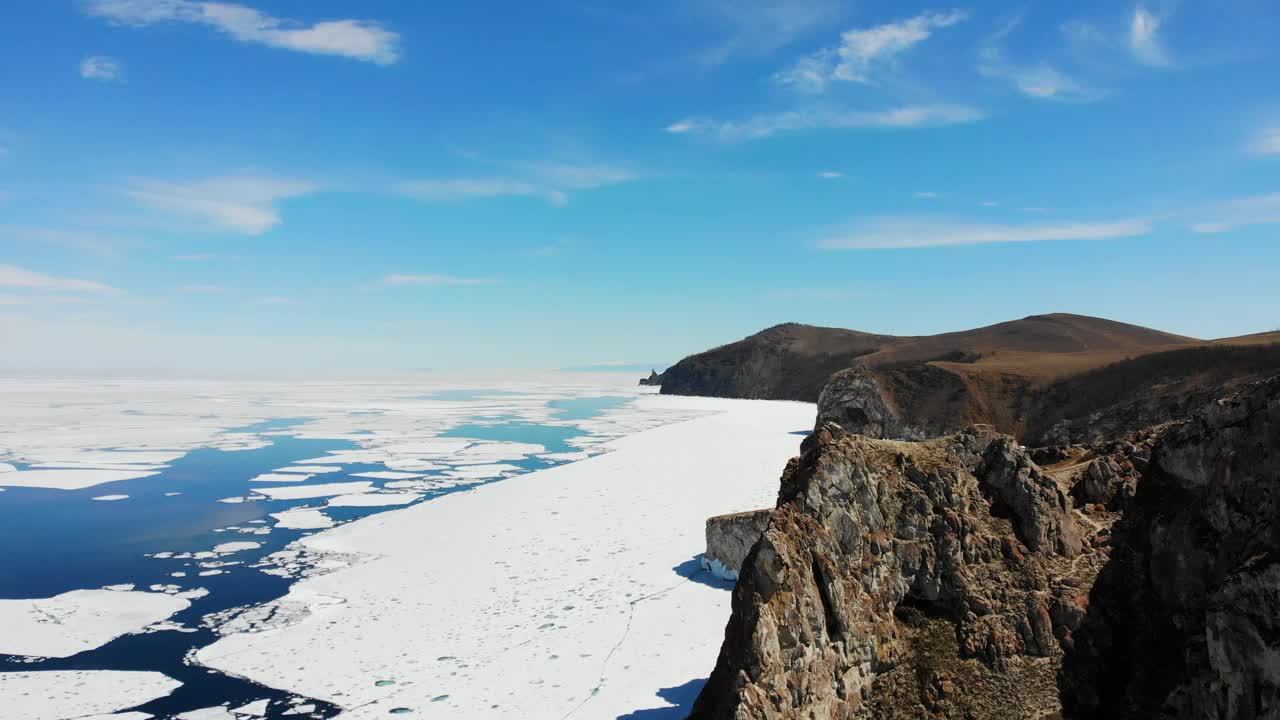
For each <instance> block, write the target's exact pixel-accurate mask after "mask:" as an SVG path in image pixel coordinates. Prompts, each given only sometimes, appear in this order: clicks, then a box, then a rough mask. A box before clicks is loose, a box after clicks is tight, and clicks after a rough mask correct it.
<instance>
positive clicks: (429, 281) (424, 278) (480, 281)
mask: <svg viewBox="0 0 1280 720" xmlns="http://www.w3.org/2000/svg"><path fill="white" fill-rule="evenodd" d="M382 282H383V284H385V285H397V286H405V285H409V286H430V287H439V286H466V285H489V284H492V283H493V282H494V280H493V279H492V278H481V277H462V276H459V275H437V274H427V275H411V274H403V273H392V274H390V275H387V276H386V277H384V278H383V279H382Z"/></svg>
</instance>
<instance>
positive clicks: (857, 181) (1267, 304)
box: [0, 0, 1280, 372]
mask: <svg viewBox="0 0 1280 720" xmlns="http://www.w3.org/2000/svg"><path fill="white" fill-rule="evenodd" d="M6 15H7V17H6V21H5V22H4V23H3V24H0V336H2V337H4V338H5V341H4V345H5V346H6V347H5V350H4V352H3V353H0V369H10V370H14V369H28V370H29V369H46V370H92V369H99V370H105V369H110V370H131V369H136V370H168V371H173V370H178V371H195V372H221V371H228V372H253V371H258V370H276V371H278V370H293V369H296V370H299V371H302V370H307V371H311V370H315V371H326V370H361V371H371V370H377V371H382V370H422V369H466V368H482V367H483V368H494V367H527V368H555V367H565V366H584V365H592V364H597V363H599V364H605V365H606V366H607V365H608V364H611V363H629V364H631V363H635V364H650V363H651V364H654V365H659V366H660V365H662V364H664V363H669V362H674V361H675V360H677V359H679V358H680V357H681V356H683V355H685V354H687V353H690V352H694V351H698V350H701V349H704V348H706V347H709V346H712V345H716V344H719V343H722V342H726V341H730V340H734V339H737V338H740V337H742V336H745V335H747V334H749V333H751V332H754V331H756V330H758V329H760V328H762V327H765V326H768V325H771V324H775V323H778V322H784V321H799V322H808V323H815V324H825V325H837V326H843V327H852V328H858V329H863V330H868V331H875V332H886V333H894V334H924V333H934V332H940V331H947V330H955V329H962V328H966V327H973V326H978V325H983V324H988V323H992V322H998V321H1001V320H1006V319H1011V318H1015V317H1021V316H1024V315H1029V314H1034V313H1042V312H1055V311H1061V312H1077V313H1084V314H1093V315H1102V316H1106V317H1111V318H1114V319H1118V320H1124V321H1129V322H1135V323H1140V324H1144V325H1150V326H1154V327H1158V328H1161V329H1165V330H1170V331H1174V332H1180V333H1184V334H1190V335H1195V336H1199V337H1221V336H1228V335H1236V334H1243V333H1249V332H1258V331H1263V330H1271V329H1276V328H1277V327H1280V270H1277V268H1280V243H1278V242H1277V231H1278V230H1280V83H1277V80H1276V78H1277V77H1280V48H1277V46H1276V45H1275V43H1274V38H1275V37H1276V36H1277V34H1280V9H1278V8H1277V7H1276V6H1275V4H1274V2H1271V0H1228V1H1226V2H1204V1H1199V2H1197V1H1195V0H1182V1H1181V2H1157V1H1155V0H1152V1H1151V2H1148V3H1143V4H1134V3H1127V2H1115V1H1110V0H1109V1H1107V2H1087V1H1086V2H1073V3H1030V2H1028V3H1025V4H1022V5H1014V4H1010V3H1005V2H1000V3H996V2H975V3H967V4H921V3H913V2H889V1H887V0H885V1H881V2H856V3H850V2H828V1H827V0H802V1H797V2H776V1H767V0H765V1H762V0H735V1H733V2H729V1H727V0H724V1H722V0H686V1H684V2H664V1H661V0H659V1H657V2H649V3H642V4H637V3H634V2H615V3H587V2H547V3H509V2H485V1H478V2H469V3H404V2H392V1H390V0H387V1H378V0H365V1H363V2H359V3H354V2H336V1H332V0H305V1H304V0H290V1H285V0H276V1H274V2H267V0H251V2H250V4H233V3H212V2H193V1H189V0H84V1H74V0H68V1H63V0H40V1H39V2H36V1H34V0H19V2H16V3H11V4H10V5H9V6H7V7H6ZM659 369H661V368H660V367H659Z"/></svg>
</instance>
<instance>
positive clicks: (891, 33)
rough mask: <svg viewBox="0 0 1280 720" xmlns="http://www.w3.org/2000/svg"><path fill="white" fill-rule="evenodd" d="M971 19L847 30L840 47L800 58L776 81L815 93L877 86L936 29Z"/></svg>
mask: <svg viewBox="0 0 1280 720" xmlns="http://www.w3.org/2000/svg"><path fill="white" fill-rule="evenodd" d="M968 16H969V15H968V13H967V12H964V11H961V10H952V11H950V12H926V13H922V14H920V15H917V16H915V17H913V18H909V19H906V20H900V21H898V22H893V23H886V24H884V25H877V26H875V27H870V28H863V29H854V30H847V31H845V32H844V33H843V34H842V35H841V36H840V44H839V45H838V46H836V47H831V48H825V49H823V50H819V51H818V52H816V53H814V54H812V55H809V56H807V57H804V58H802V59H800V60H799V61H798V62H797V63H796V64H795V65H793V66H791V67H790V68H788V69H786V70H783V71H781V72H779V73H777V75H776V76H775V78H776V79H777V81H778V82H780V83H782V84H784V85H790V86H794V87H796V88H798V89H801V90H807V91H813V92H821V91H822V90H825V89H826V88H827V86H828V85H830V84H831V83H833V82H857V83H863V84H875V83H876V75H877V74H879V73H880V72H881V71H883V70H886V69H892V68H893V67H894V65H895V64H896V63H897V61H898V58H899V56H901V55H902V54H903V53H905V52H907V51H908V50H910V49H911V48H913V47H915V46H916V45H919V44H920V43H922V42H924V41H925V40H928V39H929V37H930V36H931V35H932V34H933V32H934V31H935V30H939V29H941V28H946V27H950V26H952V25H955V24H956V23H959V22H961V21H963V20H964V19H965V18H967V17H968Z"/></svg>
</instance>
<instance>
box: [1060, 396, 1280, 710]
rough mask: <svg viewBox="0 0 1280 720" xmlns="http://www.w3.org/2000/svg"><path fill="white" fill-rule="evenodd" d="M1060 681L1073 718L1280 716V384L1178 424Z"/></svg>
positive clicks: (1118, 536) (1145, 484)
mask: <svg viewBox="0 0 1280 720" xmlns="http://www.w3.org/2000/svg"><path fill="white" fill-rule="evenodd" d="M1114 536H1115V540H1114V545H1115V550H1114V552H1113V554H1112V558H1111V560H1110V562H1108V563H1107V565H1106V567H1105V568H1104V569H1103V570H1102V573H1101V574H1100V575H1099V577H1098V580H1097V582H1096V583H1095V585H1094V586H1093V590H1092V592H1091V593H1090V602H1089V609H1088V613H1087V615H1086V617H1085V619H1084V622H1083V623H1082V625H1081V627H1080V628H1079V630H1077V632H1076V633H1075V642H1074V646H1073V651H1072V652H1071V653H1069V654H1068V656H1067V660H1066V662H1065V664H1064V668H1063V673H1062V696H1063V700H1064V703H1065V705H1066V706H1067V710H1068V711H1069V712H1070V713H1071V714H1072V715H1075V716H1078V717H1107V718H1120V719H1123V718H1135V719H1136V718H1149V717H1170V718H1174V717H1177V718H1207V719H1211V720H1228V719H1230V720H1245V719H1246V718H1277V717H1280V378H1276V379H1273V380H1270V381H1269V382H1267V383H1265V384H1258V385H1254V386H1251V387H1249V388H1248V389H1246V390H1245V391H1243V392H1241V393H1240V394H1238V395H1237V396H1235V397H1233V398H1230V399H1227V400H1222V401H1219V402H1215V403H1213V404H1211V405H1209V406H1208V407H1207V408H1206V409H1205V410H1203V411H1202V412H1199V413H1197V414H1196V415H1195V416H1194V417H1193V418H1192V419H1191V420H1190V421H1189V422H1187V423H1185V424H1182V425H1180V426H1178V427H1176V428H1173V429H1171V430H1170V431H1169V432H1168V433H1167V434H1166V435H1165V436H1164V437H1163V439H1162V440H1161V441H1160V442H1159V443H1158V444H1157V445H1156V447H1155V449H1154V451H1153V452H1152V456H1151V462H1150V467H1149V469H1148V471H1147V472H1146V474H1145V475H1144V477H1143V479H1142V482H1141V483H1140V484H1139V485H1138V487H1137V491H1136V493H1135V495H1134V497H1133V498H1132V499H1131V500H1130V501H1129V502H1128V503H1127V506H1126V508H1125V512H1124V517H1123V518H1122V519H1121V520H1120V522H1118V523H1117V524H1116V526H1115V528H1114Z"/></svg>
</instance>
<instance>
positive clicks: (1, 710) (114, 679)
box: [0, 670, 182, 720]
mask: <svg viewBox="0 0 1280 720" xmlns="http://www.w3.org/2000/svg"><path fill="white" fill-rule="evenodd" d="M181 685H182V683H180V682H178V681H177V680H174V679H172V678H170V677H168V676H166V675H162V674H161V673H156V672H121V671H109V670H47V671H42V672H12V673H0V720H67V718H78V719H79V720H90V719H91V717H94V716H108V717H111V718H113V719H118V718H123V719H124V720H142V718H147V717H150V716H149V715H146V714H143V713H127V714H123V715H110V713H114V712H116V711H118V710H124V709H126V708H131V707H135V706H137V705H141V704H143V703H147V702H151V701H152V700H155V699H157V698H162V697H164V696H166V695H168V694H169V693H171V692H173V691H174V690H176V689H178V688H179V687H180V686H181Z"/></svg>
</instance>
